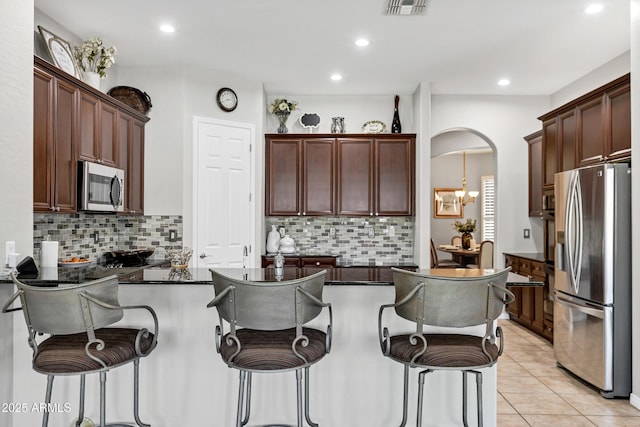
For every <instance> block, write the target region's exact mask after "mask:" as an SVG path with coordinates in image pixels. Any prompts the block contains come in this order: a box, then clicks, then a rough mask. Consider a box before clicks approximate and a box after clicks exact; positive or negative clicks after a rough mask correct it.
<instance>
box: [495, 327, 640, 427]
mask: <svg viewBox="0 0 640 427" xmlns="http://www.w3.org/2000/svg"><path fill="white" fill-rule="evenodd" d="M499 322H500V326H502V329H503V331H504V335H505V348H504V353H503V355H502V357H501V358H500V361H499V362H498V427H512V426H513V427H518V426H545V427H546V426H554V427H555V426H572V427H573V426H591V427H593V426H600V427H610V426H640V410H638V409H636V408H634V407H633V406H631V405H630V404H629V400H625V399H605V398H604V397H601V396H600V395H599V394H598V392H597V391H595V390H594V389H593V388H591V387H589V386H587V385H585V384H584V383H582V382H581V381H579V380H577V379H576V378H575V377H573V376H571V375H570V374H568V373H567V372H566V371H564V370H563V369H561V368H558V367H557V366H556V361H555V358H554V356H553V346H552V345H551V344H550V343H549V342H548V341H546V340H545V339H543V338H541V337H539V336H538V335H536V334H534V333H533V332H531V331H528V330H527V329H525V328H523V327H521V326H520V325H518V324H517V323H515V322H512V321H510V320H500V321H499Z"/></svg>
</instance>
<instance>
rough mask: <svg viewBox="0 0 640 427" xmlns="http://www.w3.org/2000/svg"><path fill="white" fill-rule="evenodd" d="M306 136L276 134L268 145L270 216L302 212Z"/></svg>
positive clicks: (268, 208) (266, 169) (300, 213)
mask: <svg viewBox="0 0 640 427" xmlns="http://www.w3.org/2000/svg"><path fill="white" fill-rule="evenodd" d="M301 169H302V139H301V138H285V137H272V138H267V140H266V146H265V174H266V187H265V202H266V206H265V211H266V214H267V215H273V216H275V215H282V216H293V215H302V205H301V203H300V197H299V196H300V189H301V179H302V177H301V172H302V171H301Z"/></svg>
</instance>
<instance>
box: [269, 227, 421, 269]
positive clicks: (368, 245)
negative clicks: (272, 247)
mask: <svg viewBox="0 0 640 427" xmlns="http://www.w3.org/2000/svg"><path fill="white" fill-rule="evenodd" d="M272 225H275V226H276V228H277V229H279V228H280V227H284V228H285V231H286V233H287V234H288V235H289V236H291V238H293V240H295V242H296V249H298V251H299V252H300V253H302V254H310V255H311V254H318V255H320V254H323V255H329V254H330V255H335V256H340V262H341V263H342V264H372V263H374V264H375V263H398V264H402V263H412V262H413V236H414V218H413V217H375V218H366V217H353V218H351V217H299V216H294V217H273V216H272V217H266V218H265V236H264V238H265V242H266V238H267V237H266V233H268V232H269V231H271V226H272ZM332 229H334V230H335V234H332V231H331V230H332ZM394 233H395V235H392V234H394Z"/></svg>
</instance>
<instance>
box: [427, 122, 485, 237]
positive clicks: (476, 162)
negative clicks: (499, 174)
mask: <svg viewBox="0 0 640 427" xmlns="http://www.w3.org/2000/svg"><path fill="white" fill-rule="evenodd" d="M463 153H466V156H465V157H466V162H465V163H466V184H467V185H466V187H467V191H470V190H477V191H480V192H481V191H482V190H481V189H482V186H483V177H485V179H486V177H489V176H492V177H493V184H494V193H493V194H494V201H493V202H494V205H495V202H496V200H495V195H496V194H497V192H496V191H495V187H497V182H496V180H495V176H496V173H495V165H496V164H497V162H496V149H495V144H494V143H493V142H492V141H491V140H490V139H489V138H488V137H487V136H485V135H484V134H482V133H480V132H478V131H476V130H474V129H470V128H452V129H447V130H444V131H442V132H439V133H438V134H436V135H434V136H433V137H432V138H431V187H432V188H431V189H430V190H431V194H430V195H429V197H428V200H430V201H431V206H432V214H431V220H430V222H431V227H430V228H431V238H432V239H433V241H434V243H436V245H438V244H449V243H450V240H451V236H453V235H454V234H457V232H456V231H455V230H454V228H453V223H454V222H455V221H456V220H458V219H460V220H464V219H465V218H472V219H476V220H477V222H478V226H479V227H480V229H479V230H478V232H476V233H474V237H475V239H476V240H477V241H478V242H479V241H480V240H481V239H482V229H481V228H482V215H483V211H482V201H483V200H482V192H481V193H480V195H479V196H478V197H477V198H476V199H475V201H474V202H471V203H467V204H466V205H465V206H463V207H462V208H461V211H462V212H461V213H462V217H461V218H457V217H451V216H446V215H445V216H439V215H436V214H437V212H436V208H435V204H434V189H438V188H445V189H451V188H461V187H462V179H463V176H464V171H463V169H464V168H463ZM485 184H486V183H485ZM436 216H437V217H436ZM495 221H496V219H495V218H494V224H495V223H496V222H495ZM495 233H496V236H495V237H497V230H495ZM495 237H494V240H495Z"/></svg>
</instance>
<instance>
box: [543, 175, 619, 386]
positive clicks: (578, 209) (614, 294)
mask: <svg viewBox="0 0 640 427" xmlns="http://www.w3.org/2000/svg"><path fill="white" fill-rule="evenodd" d="M555 203H556V209H555V214H556V224H555V226H556V256H555V303H554V316H553V347H554V352H555V356H556V360H557V361H558V364H559V365H560V366H562V367H564V368H566V369H567V370H569V371H571V372H572V373H574V374H575V375H577V376H578V377H580V378H582V379H583V380H585V381H587V382H589V383H591V384H592V385H594V386H595V387H597V388H598V389H600V390H601V392H600V393H601V394H602V395H603V396H604V397H628V396H629V394H630V392H631V167H630V165H629V164H626V163H617V164H613V163H610V164H603V165H596V166H591V167H585V168H580V169H574V170H571V171H567V172H560V173H557V174H556V175H555Z"/></svg>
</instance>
